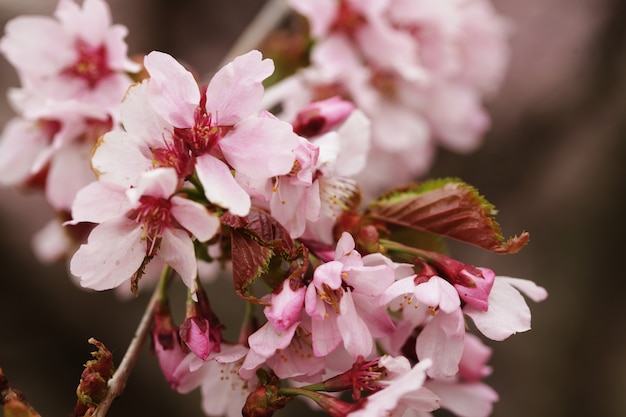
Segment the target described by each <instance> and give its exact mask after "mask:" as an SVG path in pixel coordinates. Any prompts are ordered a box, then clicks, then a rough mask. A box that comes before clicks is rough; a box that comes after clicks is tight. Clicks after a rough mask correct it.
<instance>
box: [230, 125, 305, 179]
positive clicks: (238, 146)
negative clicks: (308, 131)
mask: <svg viewBox="0 0 626 417" xmlns="http://www.w3.org/2000/svg"><path fill="white" fill-rule="evenodd" d="M297 146H298V137H297V136H296V134H295V133H293V130H292V129H291V125H289V124H288V123H285V122H282V121H280V120H277V119H273V118H269V117H259V118H249V119H246V120H242V121H241V122H239V123H238V124H237V125H236V126H235V129H234V130H232V131H230V132H229V133H228V135H226V137H224V139H222V140H221V141H220V149H221V150H222V153H223V154H224V158H225V159H226V161H227V162H228V163H229V164H230V165H231V166H232V167H233V168H235V170H236V171H238V172H241V173H243V174H245V175H247V176H248V177H251V178H259V179H262V178H271V177H275V176H277V175H285V174H288V173H289V172H290V171H291V169H292V168H293V164H294V162H295V160H296V157H295V154H294V149H296V147H297Z"/></svg>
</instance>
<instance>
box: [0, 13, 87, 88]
mask: <svg viewBox="0 0 626 417" xmlns="http://www.w3.org/2000/svg"><path fill="white" fill-rule="evenodd" d="M4 30H5V35H4V37H3V38H2V40H1V41H0V51H2V53H3V54H4V55H5V56H6V58H7V59H8V60H9V62H11V64H13V65H14V66H15V67H17V68H18V70H21V71H25V72H26V73H27V74H29V75H34V76H37V77H39V76H45V75H48V74H56V73H57V72H59V71H60V70H61V69H63V68H65V67H67V66H69V65H70V64H71V63H72V62H73V60H74V59H75V57H76V53H75V52H74V50H73V41H74V40H73V39H72V37H71V36H69V34H68V33H66V32H65V31H64V30H63V28H62V27H61V25H60V24H59V23H58V22H56V21H55V20H54V19H52V18H50V17H47V16H20V17H17V18H15V19H12V20H10V21H9V22H8V23H7V24H6V26H5V29H4Z"/></svg>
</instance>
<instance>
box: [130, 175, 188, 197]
mask: <svg viewBox="0 0 626 417" xmlns="http://www.w3.org/2000/svg"><path fill="white" fill-rule="evenodd" d="M177 187H178V175H177V174H176V170H175V169H174V168H157V169H153V170H152V171H146V172H144V173H143V174H142V175H141V176H140V177H139V178H138V179H137V186H136V187H133V188H129V189H128V190H127V191H126V195H127V196H128V199H129V200H130V201H131V202H132V203H133V204H136V203H137V202H138V201H139V199H140V198H141V197H142V196H144V195H149V196H152V197H157V198H163V199H168V198H170V197H171V195H172V194H174V192H175V191H176V189H177Z"/></svg>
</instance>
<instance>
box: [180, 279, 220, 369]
mask: <svg viewBox="0 0 626 417" xmlns="http://www.w3.org/2000/svg"><path fill="white" fill-rule="evenodd" d="M196 295H197V297H198V301H197V302H195V301H193V300H192V299H191V297H190V298H189V299H188V300H187V315H186V317H185V321H184V322H183V324H182V325H181V326H180V331H179V335H180V338H181V340H182V341H183V342H184V343H185V345H186V346H187V347H188V348H189V350H191V351H192V352H193V353H195V354H196V356H198V357H199V358H200V359H202V360H206V358H208V357H209V354H210V353H211V352H213V351H215V352H219V351H220V344H221V342H222V333H221V331H222V327H223V326H222V325H221V323H220V321H219V319H218V318H217V316H216V315H215V313H213V310H211V305H210V304H209V299H208V297H207V295H206V293H205V292H204V290H203V289H202V288H198V290H197V291H196Z"/></svg>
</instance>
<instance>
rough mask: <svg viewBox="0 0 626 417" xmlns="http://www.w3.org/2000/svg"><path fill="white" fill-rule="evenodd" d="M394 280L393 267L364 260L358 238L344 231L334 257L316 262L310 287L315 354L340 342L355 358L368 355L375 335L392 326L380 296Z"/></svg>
mask: <svg viewBox="0 0 626 417" xmlns="http://www.w3.org/2000/svg"><path fill="white" fill-rule="evenodd" d="M391 282H393V270H392V269H391V268H390V267H389V266H388V265H386V264H382V265H377V266H364V265H363V261H362V258H361V255H360V254H359V253H358V252H357V251H356V250H354V239H353V238H352V236H351V235H350V234H348V233H345V232H344V234H343V235H342V237H341V239H339V242H337V247H336V249H335V260H333V261H330V262H327V263H325V264H322V265H320V266H319V267H317V269H316V270H315V272H314V274H313V282H312V283H311V284H309V286H308V288H307V292H306V297H305V310H306V313H307V314H308V315H309V316H310V317H311V319H312V322H311V323H312V325H311V329H312V330H311V332H312V336H313V353H314V355H315V356H325V355H327V354H329V353H331V352H332V351H334V350H335V349H336V348H337V347H338V346H339V345H340V344H341V345H343V347H344V348H345V349H346V351H347V352H348V353H349V354H350V355H352V356H353V358H357V357H358V356H363V357H365V358H367V357H368V355H369V354H370V353H371V351H372V348H373V337H383V336H384V335H386V334H387V335H388V334H390V333H391V332H392V331H393V324H392V323H391V321H390V319H389V317H388V316H387V315H386V313H385V312H384V309H383V308H382V307H380V306H379V304H378V302H377V297H378V296H379V295H380V294H381V293H382V292H383V291H384V290H385V289H386V288H387V287H388V286H389V285H390V284H391ZM348 286H349V287H348ZM349 288H351V289H349Z"/></svg>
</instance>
